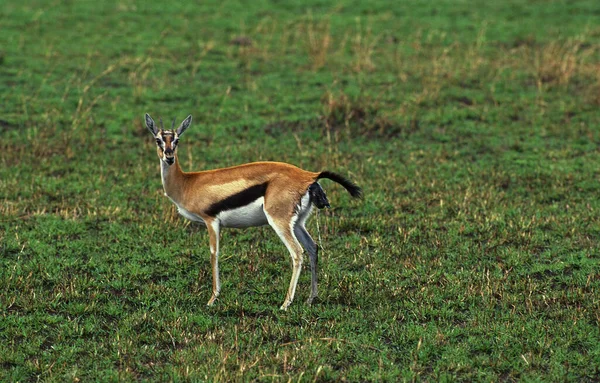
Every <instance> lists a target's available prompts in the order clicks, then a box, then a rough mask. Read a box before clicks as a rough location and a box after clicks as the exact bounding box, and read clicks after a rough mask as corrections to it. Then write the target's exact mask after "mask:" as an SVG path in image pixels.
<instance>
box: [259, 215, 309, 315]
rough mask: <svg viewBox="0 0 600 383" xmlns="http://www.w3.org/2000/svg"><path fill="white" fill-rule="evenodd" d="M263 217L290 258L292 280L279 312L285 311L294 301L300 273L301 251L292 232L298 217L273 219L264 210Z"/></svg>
mask: <svg viewBox="0 0 600 383" xmlns="http://www.w3.org/2000/svg"><path fill="white" fill-rule="evenodd" d="M265 215H266V216H267V221H268V222H269V225H271V227H272V228H273V229H274V230H275V232H276V233H277V235H278V236H279V238H280V239H281V241H282V242H283V244H284V245H285V247H286V248H287V249H288V251H289V252H290V256H291V258H292V278H291V280H290V286H289V287H288V291H287V294H286V296H285V300H284V301H283V304H282V305H281V310H287V308H288V307H289V306H290V304H291V303H292V302H293V301H294V295H295V293H296V286H297V285H298V278H300V271H301V270H302V252H303V250H302V246H301V245H300V243H299V242H298V239H297V238H296V236H295V235H294V232H293V230H292V228H293V227H294V225H295V224H296V220H297V218H298V217H297V216H296V215H294V216H292V217H291V220H286V219H275V218H273V217H272V216H270V215H269V213H268V212H267V211H266V210H265Z"/></svg>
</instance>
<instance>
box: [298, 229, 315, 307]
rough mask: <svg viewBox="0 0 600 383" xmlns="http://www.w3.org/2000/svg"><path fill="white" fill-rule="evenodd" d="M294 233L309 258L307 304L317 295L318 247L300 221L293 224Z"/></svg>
mask: <svg viewBox="0 0 600 383" xmlns="http://www.w3.org/2000/svg"><path fill="white" fill-rule="evenodd" d="M294 233H295V234H296V238H298V241H300V243H301V244H302V246H304V249H306V252H307V253H308V256H309V258H310V297H308V300H307V301H306V303H308V304H309V305H310V304H311V303H312V301H313V300H314V299H315V298H316V297H317V271H318V270H317V266H318V263H319V247H318V246H317V244H316V243H315V241H314V240H313V239H312V238H311V236H310V234H308V232H307V231H306V228H305V227H304V226H302V225H300V222H298V223H296V226H294Z"/></svg>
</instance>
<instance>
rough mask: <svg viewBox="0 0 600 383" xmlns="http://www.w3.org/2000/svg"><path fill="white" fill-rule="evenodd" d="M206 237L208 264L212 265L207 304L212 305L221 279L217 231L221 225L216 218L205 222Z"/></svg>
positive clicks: (219, 289) (218, 291)
mask: <svg viewBox="0 0 600 383" xmlns="http://www.w3.org/2000/svg"><path fill="white" fill-rule="evenodd" d="M206 227H207V229H208V238H209V241H210V265H211V267H212V279H213V283H212V296H211V297H210V299H209V301H208V303H207V306H212V305H213V304H214V303H215V301H216V300H217V297H218V296H219V293H220V292H221V281H220V280H219V233H220V230H221V227H220V225H219V221H218V220H213V221H211V222H206Z"/></svg>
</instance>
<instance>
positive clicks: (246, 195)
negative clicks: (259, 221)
mask: <svg viewBox="0 0 600 383" xmlns="http://www.w3.org/2000/svg"><path fill="white" fill-rule="evenodd" d="M266 190H267V183H266V182H265V183H264V184H259V185H254V186H250V187H249V188H248V189H245V190H242V191H241V192H239V193H236V194H234V195H232V196H229V197H227V198H225V199H223V200H221V201H219V202H215V203H213V204H212V205H210V207H209V208H208V209H207V210H206V214H208V215H210V216H211V217H215V216H216V215H217V214H219V213H220V212H222V211H225V210H232V209H237V208H238V207H242V206H246V205H249V204H250V203H252V202H254V201H256V200H257V199H259V198H260V197H264V195H265V191H266Z"/></svg>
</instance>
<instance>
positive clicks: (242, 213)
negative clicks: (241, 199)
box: [217, 197, 268, 228]
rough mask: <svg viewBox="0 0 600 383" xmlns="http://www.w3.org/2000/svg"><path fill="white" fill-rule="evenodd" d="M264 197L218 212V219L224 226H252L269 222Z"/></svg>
mask: <svg viewBox="0 0 600 383" xmlns="http://www.w3.org/2000/svg"><path fill="white" fill-rule="evenodd" d="M264 202H265V199H264V197H260V198H258V199H256V200H255V201H254V202H252V203H250V204H248V205H245V206H242V207H239V208H237V209H231V210H224V211H222V212H220V213H219V214H217V219H218V220H219V222H220V223H221V226H224V227H237V228H242V227H251V226H263V225H266V224H268V221H267V217H266V216H265V212H264V210H263V204H264Z"/></svg>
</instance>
